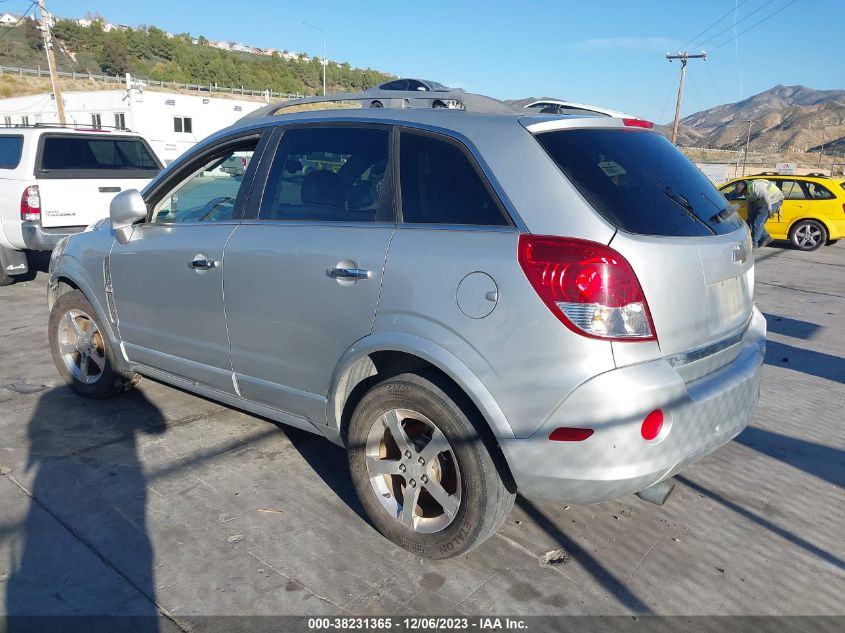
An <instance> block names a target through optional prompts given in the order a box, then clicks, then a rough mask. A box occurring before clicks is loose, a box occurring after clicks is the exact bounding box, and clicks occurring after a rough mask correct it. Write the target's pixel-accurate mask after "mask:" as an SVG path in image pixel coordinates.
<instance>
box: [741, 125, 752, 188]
mask: <svg viewBox="0 0 845 633" xmlns="http://www.w3.org/2000/svg"><path fill="white" fill-rule="evenodd" d="M750 143H751V119H748V136H746V137H745V153H744V154H743V155H742V175H743V176H744V175H745V163H746V162H748V145H749V144H750Z"/></svg>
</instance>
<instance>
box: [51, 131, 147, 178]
mask: <svg viewBox="0 0 845 633" xmlns="http://www.w3.org/2000/svg"><path fill="white" fill-rule="evenodd" d="M38 169H39V172H41V173H39V177H42V176H46V177H49V176H50V175H51V174H52V175H53V176H54V177H58V178H68V177H74V176H75V177H83V178H84V177H90V178H96V177H98V176H110V177H114V176H115V172H116V171H126V172H131V174H126V175H127V176H131V177H134V178H142V177H153V176H155V175H156V174H157V173H158V172H159V169H160V166H159V163H158V161H157V160H156V159H155V157H154V156H153V154H152V152H151V151H150V150H149V148H148V147H147V145H146V144H145V143H144V142H143V141H142V140H141V139H139V138H127V137H114V138H99V137H98V138H92V137H85V136H47V135H45V136H44V137H42V144H41V151H40V161H39V166H38ZM57 172H61V173H57Z"/></svg>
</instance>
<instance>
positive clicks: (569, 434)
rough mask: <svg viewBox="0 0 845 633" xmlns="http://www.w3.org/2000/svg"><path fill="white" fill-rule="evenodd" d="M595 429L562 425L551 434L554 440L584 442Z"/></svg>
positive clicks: (550, 437) (550, 436)
mask: <svg viewBox="0 0 845 633" xmlns="http://www.w3.org/2000/svg"><path fill="white" fill-rule="evenodd" d="M594 432H595V431H593V429H577V428H575V427H571V426H562V427H560V428H559V429H555V430H554V431H552V432H551V433H550V434H549V439H550V440H552V441H553V442H582V441H584V440H586V439H587V438H588V437H590V436H591V435H592V434H593V433H594Z"/></svg>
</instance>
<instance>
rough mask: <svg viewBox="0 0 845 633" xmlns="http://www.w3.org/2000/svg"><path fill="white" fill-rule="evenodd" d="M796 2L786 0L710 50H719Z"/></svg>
mask: <svg viewBox="0 0 845 633" xmlns="http://www.w3.org/2000/svg"><path fill="white" fill-rule="evenodd" d="M796 2H798V0H792V1H791V2H787V3H786V4H785V5H783V6H782V7H781V8H780V9H778V10H777V11H775V12H774V13H770V14H769V15H767V16H766V17H765V18H763V19H762V20H760V21H759V22H755V23H754V24H752V25H751V26H749V27H748V28H747V29H745V30H744V31H740V32H739V33H737V34H736V35H735V36H734V37H730V38H728V39H726V40H725V41H724V42H722V43H721V44H719V45H718V46H715V47H713V49H712V50H714V51H716V50H719V49H720V48H722V47H723V46H725V45H727V44H730V43H731V42H732V41H733V40H734V39H736V38H738V37H739V36H740V35H743V34H745V33H748V31H750V30H751V29H753V28H754V27H756V26H760V25H761V24H762V23H763V22H765V21H766V20H768V19H769V18H773V17H775V16H776V15H777V14H778V13H780V12H781V11H783V10H784V9H786V8H787V7H788V6H790V5H793V4H795V3H796Z"/></svg>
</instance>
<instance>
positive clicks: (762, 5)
mask: <svg viewBox="0 0 845 633" xmlns="http://www.w3.org/2000/svg"><path fill="white" fill-rule="evenodd" d="M774 1H775V0H767V1H766V2H764V3H763V4H761V5H760V6H759V7H757V8H756V9H754V10H753V11H752V12H751V13H749V14H748V15H745V16H743V17H742V18H740V19H739V20H737V21H736V24H731V25H730V26H729V27H727V28H725V29H722V30H721V31H719V32H718V33H716V35H714V36H713V37H710V38H708V39H706V40H704V41H703V42H702V43H701V44H699V45H698V46H696V47H695V48H701V47H702V46H704V45H705V44H708V43H709V42H712V41H713V40H715V39H716V38H717V37H719V36H720V35H724V34H725V33H727V32H728V31H730V30H731V29H732V28H735V27H736V25H737V24H739V23H741V22H745V21H746V20H747V19H748V18H750V17H751V16H752V15H754V14H755V13H759V12H760V11H762V10H763V9H765V8H766V7H767V6H769V5H770V4H772V2H774Z"/></svg>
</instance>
